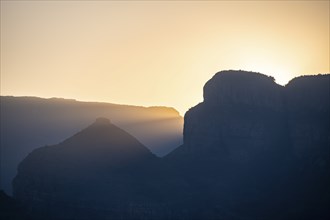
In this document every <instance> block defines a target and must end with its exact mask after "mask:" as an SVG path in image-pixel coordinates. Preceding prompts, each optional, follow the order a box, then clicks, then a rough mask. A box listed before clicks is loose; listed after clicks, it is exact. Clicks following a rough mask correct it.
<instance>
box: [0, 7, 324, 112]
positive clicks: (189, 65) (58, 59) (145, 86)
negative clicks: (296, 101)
mask: <svg viewBox="0 0 330 220" xmlns="http://www.w3.org/2000/svg"><path fill="white" fill-rule="evenodd" d="M329 20H330V18H329V1H288V2H287V1H279V2H277V1H267V2H259V1H247V2H242V1H235V2H227V1H209V2H204V1H203V2H199V1H192V2H189V1H183V2H173V1H169V2H166V1H164V2H163V1H160V2H149V1H144V2H135V1H126V2H117V1H114V2H112V1H98V2H92V1H71V2H67V1H49V2H42V1H34V2H29V1H1V95H15V96H22V95H24V96H26V95H32V96H39V97H63V98H75V99H78V100H86V101H91V100H92V101H105V102H112V103H125V104H135V105H144V106H153V105H165V106H173V107H175V108H176V109H178V110H179V111H180V112H181V114H183V113H184V112H185V111H186V110H187V109H188V108H189V107H191V106H194V105H195V104H196V103H198V102H200V101H202V89H201V88H202V87H203V85H204V84H205V82H206V81H207V80H208V79H210V78H211V77H212V75H213V74H214V73H216V72H217V71H219V70H223V69H244V70H249V71H257V72H262V73H264V74H267V75H271V76H274V77H275V79H276V81H277V82H278V83H280V84H286V83H287V82H288V81H289V80H290V79H292V78H293V77H295V76H298V75H305V74H317V73H325V72H329V69H330V67H329V60H330V58H329V46H330V45H329Z"/></svg>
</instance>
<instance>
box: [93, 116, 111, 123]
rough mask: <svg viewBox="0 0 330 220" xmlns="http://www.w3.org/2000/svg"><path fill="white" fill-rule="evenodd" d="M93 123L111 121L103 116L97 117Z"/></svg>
mask: <svg viewBox="0 0 330 220" xmlns="http://www.w3.org/2000/svg"><path fill="white" fill-rule="evenodd" d="M94 124H97V125H109V124H111V121H110V120H109V119H107V118H105V117H99V118H97V119H96V120H95V122H94Z"/></svg>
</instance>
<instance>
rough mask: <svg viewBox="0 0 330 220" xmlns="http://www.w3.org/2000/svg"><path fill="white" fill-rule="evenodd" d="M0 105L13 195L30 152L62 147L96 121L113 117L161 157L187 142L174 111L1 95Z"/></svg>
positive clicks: (6, 185)
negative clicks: (16, 178) (22, 163)
mask: <svg viewBox="0 0 330 220" xmlns="http://www.w3.org/2000/svg"><path fill="white" fill-rule="evenodd" d="M0 104H1V105H0V108H1V111H0V112H1V120H0V123H1V124H0V125H1V126H0V128H1V131H0V134H1V146H0V149H1V152H0V153H1V154H0V162H1V166H0V168H1V170H0V175H1V178H0V180H1V181H0V187H1V188H2V189H4V190H5V191H6V192H7V193H8V194H10V193H11V181H12V179H13V178H14V176H15V175H16V170H17V166H18V164H19V162H20V161H21V160H22V159H23V158H24V157H26V156H27V154H28V153H29V152H31V151H32V150H33V149H36V148H38V147H41V146H44V145H47V144H48V145H49V144H55V143H58V142H59V141H61V140H63V139H64V138H66V137H67V136H69V135H72V134H74V133H75V132H77V131H79V130H80V129H81V128H83V127H86V126H87V125H89V123H90V122H91V121H94V120H95V118H97V117H106V118H109V119H110V120H111V121H112V123H113V124H116V125H118V126H120V127H121V128H123V129H125V130H127V131H128V132H129V133H131V134H133V135H134V136H135V137H136V138H138V139H139V141H141V142H142V143H143V144H144V145H145V146H147V147H148V148H149V149H151V150H152V151H153V152H154V153H155V154H157V155H159V156H163V155H165V154H167V153H168V152H170V151H171V150H172V149H174V148H175V147H177V146H178V145H180V144H181V143H182V127H183V118H182V117H181V116H180V115H179V113H178V112H177V111H176V110H175V109H174V108H171V107H156V106H155V107H142V106H129V105H117V104H111V103H100V102H80V101H76V100H71V99H62V98H51V99H43V98H37V97H12V96H1V97H0Z"/></svg>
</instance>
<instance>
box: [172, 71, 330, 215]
mask: <svg viewBox="0 0 330 220" xmlns="http://www.w3.org/2000/svg"><path fill="white" fill-rule="evenodd" d="M329 87H330V75H318V76H304V77H299V78H296V79H293V80H292V81H291V82H290V83H289V84H288V85H286V86H285V87H282V86H280V85H277V84H276V83H275V82H274V80H273V78H271V77H268V76H265V75H262V74H259V73H253V72H246V71H221V72H219V73H217V74H216V75H215V76H214V77H213V78H212V79H210V80H209V81H208V82H207V83H206V84H205V86H204V101H203V102H202V103H199V104H198V105H196V106H195V107H193V108H191V109H190V110H189V111H188V112H187V113H186V114H185V117H184V121H185V123H184V144H183V145H182V146H180V147H179V148H178V149H176V150H174V151H173V152H172V153H171V154H170V155H168V156H167V159H168V160H169V161H170V163H173V164H174V165H173V166H174V167H179V169H180V170H181V171H178V172H180V173H181V174H182V175H183V176H185V178H186V179H188V178H189V179H190V180H191V179H192V180H193V181H195V183H194V184H195V185H198V186H199V187H200V193H199V194H195V195H194V196H195V199H197V198H201V197H202V198H204V199H205V200H208V199H209V198H210V197H211V198H212V202H211V204H212V205H211V206H212V208H210V207H206V208H205V209H202V210H200V213H203V212H207V213H208V212H212V214H211V215H207V214H206V215H205V216H204V215H202V216H201V217H202V218H210V217H212V216H218V217H219V218H228V216H227V215H230V213H240V215H239V216H240V217H242V218H243V217H246V216H250V217H251V218H252V219H282V218H294V219H311V218H313V219H326V218H327V217H329V216H330V213H329V211H328V210H327V208H326V207H327V206H328V205H329V204H330V187H329V186H330V166H329V165H330V150H329V146H330V121H329V120H330V108H329V105H330V104H329V103H330V101H329V100H330V97H329V95H330V91H329ZM217 205H218V206H220V207H221V208H219V210H218V211H216V209H217V208H216V207H217ZM201 206H202V205H201ZM201 206H200V207H201ZM223 207H226V208H225V210H226V211H224V212H223V211H220V210H221V209H222V208H223ZM306 207H309V208H308V209H305V208H306ZM265 210H267V211H265ZM213 211H215V212H213ZM221 212H222V214H221ZM289 216H290V217H289ZM234 219H240V218H238V217H237V218H234ZM243 219H244V218H243Z"/></svg>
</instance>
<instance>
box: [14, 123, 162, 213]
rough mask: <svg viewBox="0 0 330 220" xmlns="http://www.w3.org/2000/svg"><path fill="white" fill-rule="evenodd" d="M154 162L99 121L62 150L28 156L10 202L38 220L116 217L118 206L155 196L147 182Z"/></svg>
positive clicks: (154, 173)
mask: <svg viewBox="0 0 330 220" xmlns="http://www.w3.org/2000/svg"><path fill="white" fill-rule="evenodd" d="M158 160H159V159H158V158H157V157H156V156H155V155H154V154H152V153H151V152H150V151H149V150H148V149H147V148H146V147H145V146H143V145H142V144H141V143H140V142H139V141H138V140H137V139H136V138H134V137H133V136H131V135H130V134H128V133H127V132H125V131H123V130H122V129H120V128H118V127H117V126H115V125H113V124H111V123H110V121H109V120H108V119H105V118H98V119H96V121H95V122H94V123H93V124H92V125H90V126H88V127H87V128H86V129H83V130H82V131H80V132H78V133H77V134H75V135H74V136H72V137H70V138H68V139H66V140H65V141H63V142H61V143H60V144H58V145H53V146H45V147H42V148H38V149H36V150H34V151H33V152H32V153H30V154H29V156H28V157H27V158H25V159H24V160H23V161H22V163H21V164H20V165H19V168H18V174H17V176H16V177H15V179H14V181H13V186H14V189H15V191H14V196H15V197H16V198H19V200H20V201H22V202H24V203H25V204H31V206H29V207H28V210H30V212H32V213H34V218H36V219H45V218H46V219H48V218H50V217H51V218H55V219H61V218H69V219H74V218H79V219H85V218H87V219H90V218H93V216H94V217H95V216H98V215H100V213H99V209H102V210H103V211H104V213H106V214H107V215H111V216H112V217H115V216H116V217H118V215H119V214H118V215H117V212H118V210H117V209H118V208H117V206H120V205H121V204H125V205H122V206H120V207H121V208H125V207H126V206H128V204H135V203H140V202H141V201H144V202H146V201H148V200H150V198H153V195H152V193H155V195H158V194H159V193H158V192H159V188H158V184H155V185H153V181H150V180H151V179H153V180H154V179H155V178H156V176H158V174H157V170H155V169H154V165H157V164H158V163H159V161H158ZM27 189H28V190H27ZM45 201H47V202H46V203H45ZM50 204H51V207H49V206H50ZM70 207H73V208H72V209H70ZM40 208H41V209H43V210H47V211H48V212H47V213H43V212H41V211H40ZM127 208H128V207H127ZM62 210H68V211H67V212H65V213H63V212H62ZM77 212H78V213H79V214H78V213H77ZM63 214H64V215H65V217H63Z"/></svg>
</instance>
